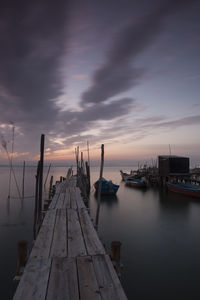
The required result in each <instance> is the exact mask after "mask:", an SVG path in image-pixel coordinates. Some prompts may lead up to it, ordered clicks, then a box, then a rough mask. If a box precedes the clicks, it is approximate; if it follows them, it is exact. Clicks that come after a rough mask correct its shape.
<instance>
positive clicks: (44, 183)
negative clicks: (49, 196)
mask: <svg viewBox="0 0 200 300" xmlns="http://www.w3.org/2000/svg"><path fill="white" fill-rule="evenodd" d="M50 169H51V163H50V165H49V168H48V171H47V176H46V179H45V182H44V188H45V186H46V183H47V179H48V177H49V171H50Z"/></svg>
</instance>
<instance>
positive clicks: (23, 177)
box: [22, 161, 25, 199]
mask: <svg viewBox="0 0 200 300" xmlns="http://www.w3.org/2000/svg"><path fill="white" fill-rule="evenodd" d="M24 179H25V161H24V163H23V176H22V199H24Z"/></svg>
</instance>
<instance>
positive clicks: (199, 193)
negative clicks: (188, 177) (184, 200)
mask: <svg viewBox="0 0 200 300" xmlns="http://www.w3.org/2000/svg"><path fill="white" fill-rule="evenodd" d="M167 187H168V190H169V191H172V192H174V193H179V194H183V195H186V196H191V197H195V198H200V186H196V185H192V184H190V185H187V184H176V183H167Z"/></svg>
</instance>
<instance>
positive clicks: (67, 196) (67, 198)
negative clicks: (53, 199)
mask: <svg viewBox="0 0 200 300" xmlns="http://www.w3.org/2000/svg"><path fill="white" fill-rule="evenodd" d="M63 208H70V191H69V188H67V189H66V194H65V200H64V202H63Z"/></svg>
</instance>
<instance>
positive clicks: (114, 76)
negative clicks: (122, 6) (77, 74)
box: [82, 0, 191, 106]
mask: <svg viewBox="0 0 200 300" xmlns="http://www.w3.org/2000/svg"><path fill="white" fill-rule="evenodd" d="M186 4H188V1H185V0H183V1H182V0H170V1H163V2H162V4H160V5H159V6H158V8H157V9H156V10H155V11H154V12H152V13H150V14H149V15H146V16H144V17H141V18H140V20H137V21H135V20H133V22H132V23H131V24H130V25H129V26H128V27H126V28H125V29H123V30H122V31H121V32H119V34H118V35H117V36H116V38H115V40H114V42H113V43H112V46H111V49H110V50H109V51H108V54H107V59H106V62H105V64H104V65H103V66H102V67H100V68H99V69H98V70H97V71H96V72H95V74H94V76H93V84H92V86H91V87H90V88H89V89H88V90H87V91H86V92H84V93H83V95H82V105H83V106H84V105H85V104H86V103H98V102H104V101H106V100H108V99H109V98H111V97H114V96H116V95H117V94H119V93H122V92H126V91H127V90H128V89H130V88H131V87H133V86H134V85H136V83H137V82H138V79H139V78H140V77H141V75H142V74H143V70H139V69H137V68H136V67H134V66H133V62H134V60H135V59H136V57H137V55H139V54H140V53H141V52H142V51H143V50H145V49H146V48H147V47H148V46H149V45H151V44H152V42H153V40H154V38H155V37H156V36H157V35H158V34H159V33H160V32H161V29H162V28H163V25H164V21H165V18H166V17H167V16H169V15H170V14H172V13H174V12H177V10H178V9H179V8H182V7H183V6H184V5H186ZM190 4H191V2H190Z"/></svg>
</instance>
